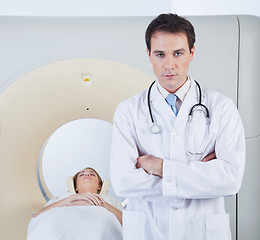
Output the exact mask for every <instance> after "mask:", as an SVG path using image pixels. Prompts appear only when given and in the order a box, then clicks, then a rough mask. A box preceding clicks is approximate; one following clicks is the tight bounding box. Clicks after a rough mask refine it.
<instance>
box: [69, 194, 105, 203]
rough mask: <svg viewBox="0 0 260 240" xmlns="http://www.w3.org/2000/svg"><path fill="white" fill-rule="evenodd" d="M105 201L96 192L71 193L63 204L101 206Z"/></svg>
mask: <svg viewBox="0 0 260 240" xmlns="http://www.w3.org/2000/svg"><path fill="white" fill-rule="evenodd" d="M104 204H105V201H104V200H103V198H102V197H101V196H100V195H99V194H96V193H78V194H74V195H71V196H70V197H68V198H67V201H66V203H64V206H82V205H94V206H103V205H104Z"/></svg>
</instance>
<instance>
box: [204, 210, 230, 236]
mask: <svg viewBox="0 0 260 240" xmlns="http://www.w3.org/2000/svg"><path fill="white" fill-rule="evenodd" d="M206 239H207V240H220V239H221V240H231V231H230V225H229V214H214V215H206Z"/></svg>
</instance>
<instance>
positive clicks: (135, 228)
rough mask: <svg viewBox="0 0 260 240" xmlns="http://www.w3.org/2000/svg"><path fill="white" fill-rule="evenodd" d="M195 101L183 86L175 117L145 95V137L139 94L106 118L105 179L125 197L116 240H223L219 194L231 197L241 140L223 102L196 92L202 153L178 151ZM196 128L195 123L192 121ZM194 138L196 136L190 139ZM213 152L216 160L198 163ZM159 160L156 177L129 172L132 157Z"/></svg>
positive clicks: (225, 230)
mask: <svg viewBox="0 0 260 240" xmlns="http://www.w3.org/2000/svg"><path fill="white" fill-rule="evenodd" d="M197 102H198V93H197V87H196V84H195V82H194V81H193V80H191V87H190V90H189V91H188V93H187V95H186V97H185V100H184V101H183V103H182V106H181V108H180V110H179V113H178V115H177V117H175V115H174V114H173V112H172V110H171V109H170V107H169V106H168V104H167V103H166V101H165V100H164V99H163V97H162V96H161V95H160V93H159V91H158V89H157V87H156V85H154V86H153V88H152V90H151V107H152V112H153V116H154V119H155V122H156V123H157V124H158V125H159V126H160V128H161V133H159V134H153V133H152V132H151V128H150V126H151V125H152V123H151V119H150V116H149V112H148V104H147V91H144V92H142V93H140V94H138V95H136V96H133V97H131V98H130V99H128V100H126V101H124V102H122V103H120V104H119V106H118V108H117V110H116V112H115V115H114V129H113V137H112V147H111V172H110V176H111V182H112V185H113V188H114V190H115V192H116V194H117V195H118V196H120V197H124V198H128V199H129V200H128V204H127V207H126V210H124V211H123V232H124V240H133V239H138V240H166V239H167V240H168V239H171V240H172V239H173V240H175V239H176V240H184V239H185V240H191V239H192V240H204V239H207V240H229V239H231V233H230V226H229V215H228V214H226V212H225V207H224V198H223V196H229V195H234V194H236V193H237V192H238V190H239V188H240V186H241V182H242V177H243V173H244V166H245V137H244V130H243V125H242V122H241V119H240V116H239V113H238V111H237V109H236V107H235V105H234V103H233V101H232V100H231V99H229V98H228V97H225V96H223V95H222V94H220V93H217V92H213V91H210V90H207V89H203V98H202V103H203V104H205V105H206V106H207V107H208V109H209V112H210V130H209V137H208V138H207V145H206V146H207V147H206V151H205V153H204V154H203V155H201V156H199V158H198V157H193V156H192V155H191V154H188V153H187V151H186V147H185V141H184V138H185V127H186V124H187V117H188V114H189V111H190V109H191V107H192V106H193V105H194V104H196V103H197ZM196 124H197V125H196V126H197V128H198V130H199V129H200V123H199V121H198V123H196ZM194 141H196V139H195V140H194ZM213 151H215V153H216V156H217V159H214V160H211V161H209V162H201V161H199V160H201V159H203V158H204V157H205V156H206V155H208V154H209V153H211V152H213ZM145 154H151V155H154V156H156V157H159V158H162V159H163V177H162V178H160V177H158V176H153V175H149V174H147V173H146V172H145V171H144V170H143V169H142V168H140V169H136V166H135V165H136V159H137V157H138V156H141V155H145Z"/></svg>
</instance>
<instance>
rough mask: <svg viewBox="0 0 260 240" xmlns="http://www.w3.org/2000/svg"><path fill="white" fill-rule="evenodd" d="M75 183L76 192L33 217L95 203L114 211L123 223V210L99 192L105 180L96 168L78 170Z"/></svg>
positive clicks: (74, 179) (74, 178)
mask: <svg viewBox="0 0 260 240" xmlns="http://www.w3.org/2000/svg"><path fill="white" fill-rule="evenodd" d="M73 184H74V189H75V192H76V194H72V195H70V196H69V197H67V198H64V199H62V200H59V201H57V202H55V203H52V204H49V205H47V206H46V207H44V208H42V209H41V210H40V211H38V212H37V213H35V214H33V217H37V216H38V215H40V214H41V213H43V212H45V211H48V210H50V209H52V208H57V207H67V206H89V205H95V206H100V207H104V208H106V209H107V210H108V211H110V212H111V213H113V214H114V215H115V216H116V218H117V219H118V221H119V222H120V223H121V224H122V212H121V211H120V210H119V209H117V208H116V207H114V206H112V205H111V204H109V203H107V202H106V201H104V199H103V198H102V197H101V196H100V194H99V193H100V191H101V188H102V185H103V181H102V179H101V177H100V176H99V174H98V173H97V172H96V170H94V169H93V168H90V167H88V168H85V169H83V170H81V171H79V172H77V173H76V174H75V175H74V177H73Z"/></svg>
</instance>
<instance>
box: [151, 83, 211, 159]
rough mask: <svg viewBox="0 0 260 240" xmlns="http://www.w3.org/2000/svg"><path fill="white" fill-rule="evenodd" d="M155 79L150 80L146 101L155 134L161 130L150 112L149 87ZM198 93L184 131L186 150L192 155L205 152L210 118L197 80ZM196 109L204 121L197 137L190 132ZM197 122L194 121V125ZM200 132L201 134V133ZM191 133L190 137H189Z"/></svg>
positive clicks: (192, 127)
mask: <svg viewBox="0 0 260 240" xmlns="http://www.w3.org/2000/svg"><path fill="white" fill-rule="evenodd" d="M154 83H155V81H154V82H152V84H151V85H150V87H149V89H148V96H147V102H148V109H149V114H150V118H151V121H152V126H151V130H152V133H154V134H157V133H160V132H161V129H160V127H159V125H158V124H157V123H156V122H155V121H154V118H153V114H152V108H151V103H150V93H151V89H152V86H153V85H154ZM195 83H196V85H197V88H198V91H199V94H198V99H199V100H198V103H197V104H195V105H193V106H192V107H191V110H190V112H189V116H188V122H187V127H186V132H185V142H186V146H187V152H188V153H190V154H192V155H201V154H203V153H204V152H205V148H206V142H207V141H206V140H207V136H208V134H209V123H210V119H209V110H208V108H207V107H206V106H205V105H204V104H202V103H201V98H202V92H201V87H200V85H199V83H198V82H197V81H195ZM196 111H198V112H199V113H202V116H203V119H200V120H201V121H203V120H205V123H204V124H202V125H204V131H203V130H202V129H203V128H200V134H198V135H199V139H200V140H198V138H197V137H196V133H194V132H193V134H192V133H191V131H192V130H193V129H194V127H195V126H193V122H195V121H193V122H192V119H194V118H193V115H194V114H195V113H196ZM196 124H197V121H196V123H194V125H196ZM201 132H202V133H203V134H201ZM191 135H192V137H191ZM195 137H196V143H194V138H195Z"/></svg>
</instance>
